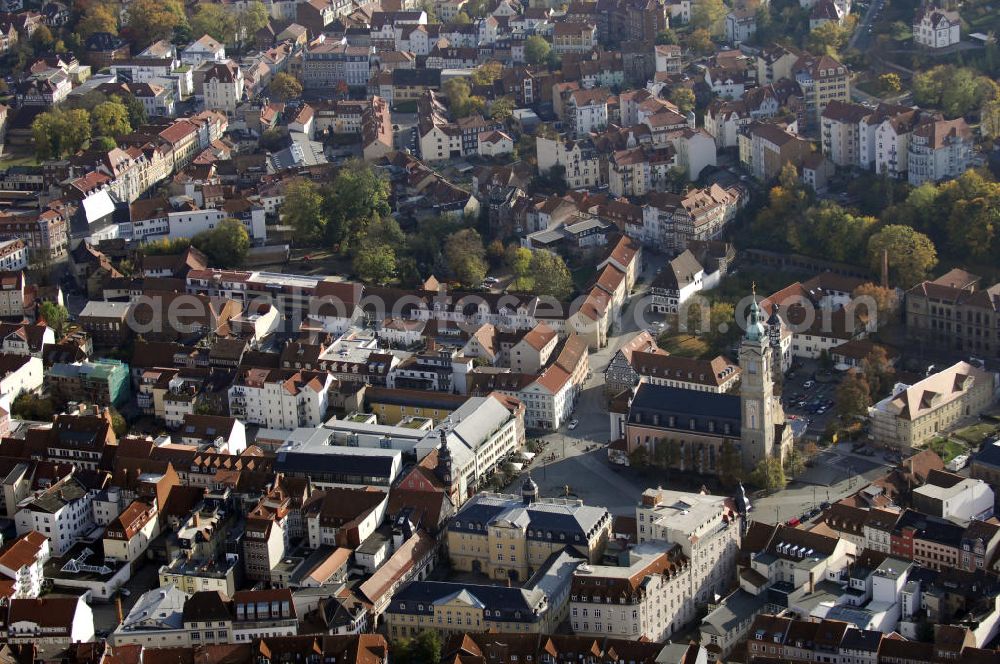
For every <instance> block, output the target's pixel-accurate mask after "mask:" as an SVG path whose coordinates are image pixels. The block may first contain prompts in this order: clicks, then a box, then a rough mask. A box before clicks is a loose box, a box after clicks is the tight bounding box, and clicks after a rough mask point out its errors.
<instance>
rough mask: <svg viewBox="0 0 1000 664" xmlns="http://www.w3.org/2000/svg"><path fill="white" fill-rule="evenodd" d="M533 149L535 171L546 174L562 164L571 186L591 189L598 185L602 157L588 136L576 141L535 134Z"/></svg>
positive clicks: (566, 178) (599, 182) (571, 187)
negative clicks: (535, 162) (535, 160)
mask: <svg viewBox="0 0 1000 664" xmlns="http://www.w3.org/2000/svg"><path fill="white" fill-rule="evenodd" d="M535 150H536V152H537V154H538V170H539V171H540V172H542V173H547V172H549V171H550V170H551V169H552V167H553V166H561V167H562V168H563V169H564V174H563V177H564V179H565V180H566V186H567V187H569V188H570V189H590V188H593V187H596V186H598V185H599V184H601V167H600V164H601V160H600V157H599V156H598V154H597V150H596V148H595V147H594V142H593V141H592V140H591V139H589V138H584V139H582V140H579V141H575V140H572V139H570V138H566V139H563V138H545V137H543V136H541V135H538V136H536V137H535Z"/></svg>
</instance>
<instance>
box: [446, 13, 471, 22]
mask: <svg viewBox="0 0 1000 664" xmlns="http://www.w3.org/2000/svg"><path fill="white" fill-rule="evenodd" d="M471 23H472V19H471V18H469V15H468V14H466V13H465V12H458V13H457V14H455V18H453V19H451V20H450V21H448V24H449V25H469V24H471Z"/></svg>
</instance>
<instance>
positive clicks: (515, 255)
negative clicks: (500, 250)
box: [507, 245, 535, 293]
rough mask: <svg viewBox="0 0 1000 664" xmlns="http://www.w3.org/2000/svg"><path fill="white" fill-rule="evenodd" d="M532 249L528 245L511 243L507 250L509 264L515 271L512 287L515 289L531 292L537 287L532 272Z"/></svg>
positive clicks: (512, 270)
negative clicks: (519, 245) (521, 245)
mask: <svg viewBox="0 0 1000 664" xmlns="http://www.w3.org/2000/svg"><path fill="white" fill-rule="evenodd" d="M531 258H532V251H531V249H528V248H527V247H518V246H516V245H511V246H510V248H509V249H508V251H507V265H508V266H509V267H510V270H511V272H513V273H514V281H512V282H511V284H510V288H511V290H514V291H520V292H524V293H530V292H532V290H533V289H534V287H535V279H534V277H533V276H532V273H531Z"/></svg>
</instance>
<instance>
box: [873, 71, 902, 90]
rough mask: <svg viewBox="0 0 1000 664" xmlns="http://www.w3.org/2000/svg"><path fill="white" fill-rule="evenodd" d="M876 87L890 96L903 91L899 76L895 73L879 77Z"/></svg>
mask: <svg viewBox="0 0 1000 664" xmlns="http://www.w3.org/2000/svg"><path fill="white" fill-rule="evenodd" d="M878 85H879V87H880V88H882V90H884V91H885V92H889V93H892V94H896V93H898V92H899V91H900V90H902V89H903V82H902V80H900V78H899V74H897V73H896V72H889V73H888V74H882V75H881V76H879V77H878Z"/></svg>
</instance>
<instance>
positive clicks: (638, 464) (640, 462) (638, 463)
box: [628, 445, 649, 468]
mask: <svg viewBox="0 0 1000 664" xmlns="http://www.w3.org/2000/svg"><path fill="white" fill-rule="evenodd" d="M628 463H629V465H630V466H631V467H632V468H645V467H646V466H648V465H649V452H648V451H647V450H646V448H645V447H643V446H642V445H640V446H639V447H637V448H635V449H634V450H632V451H631V452H629V455H628Z"/></svg>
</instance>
